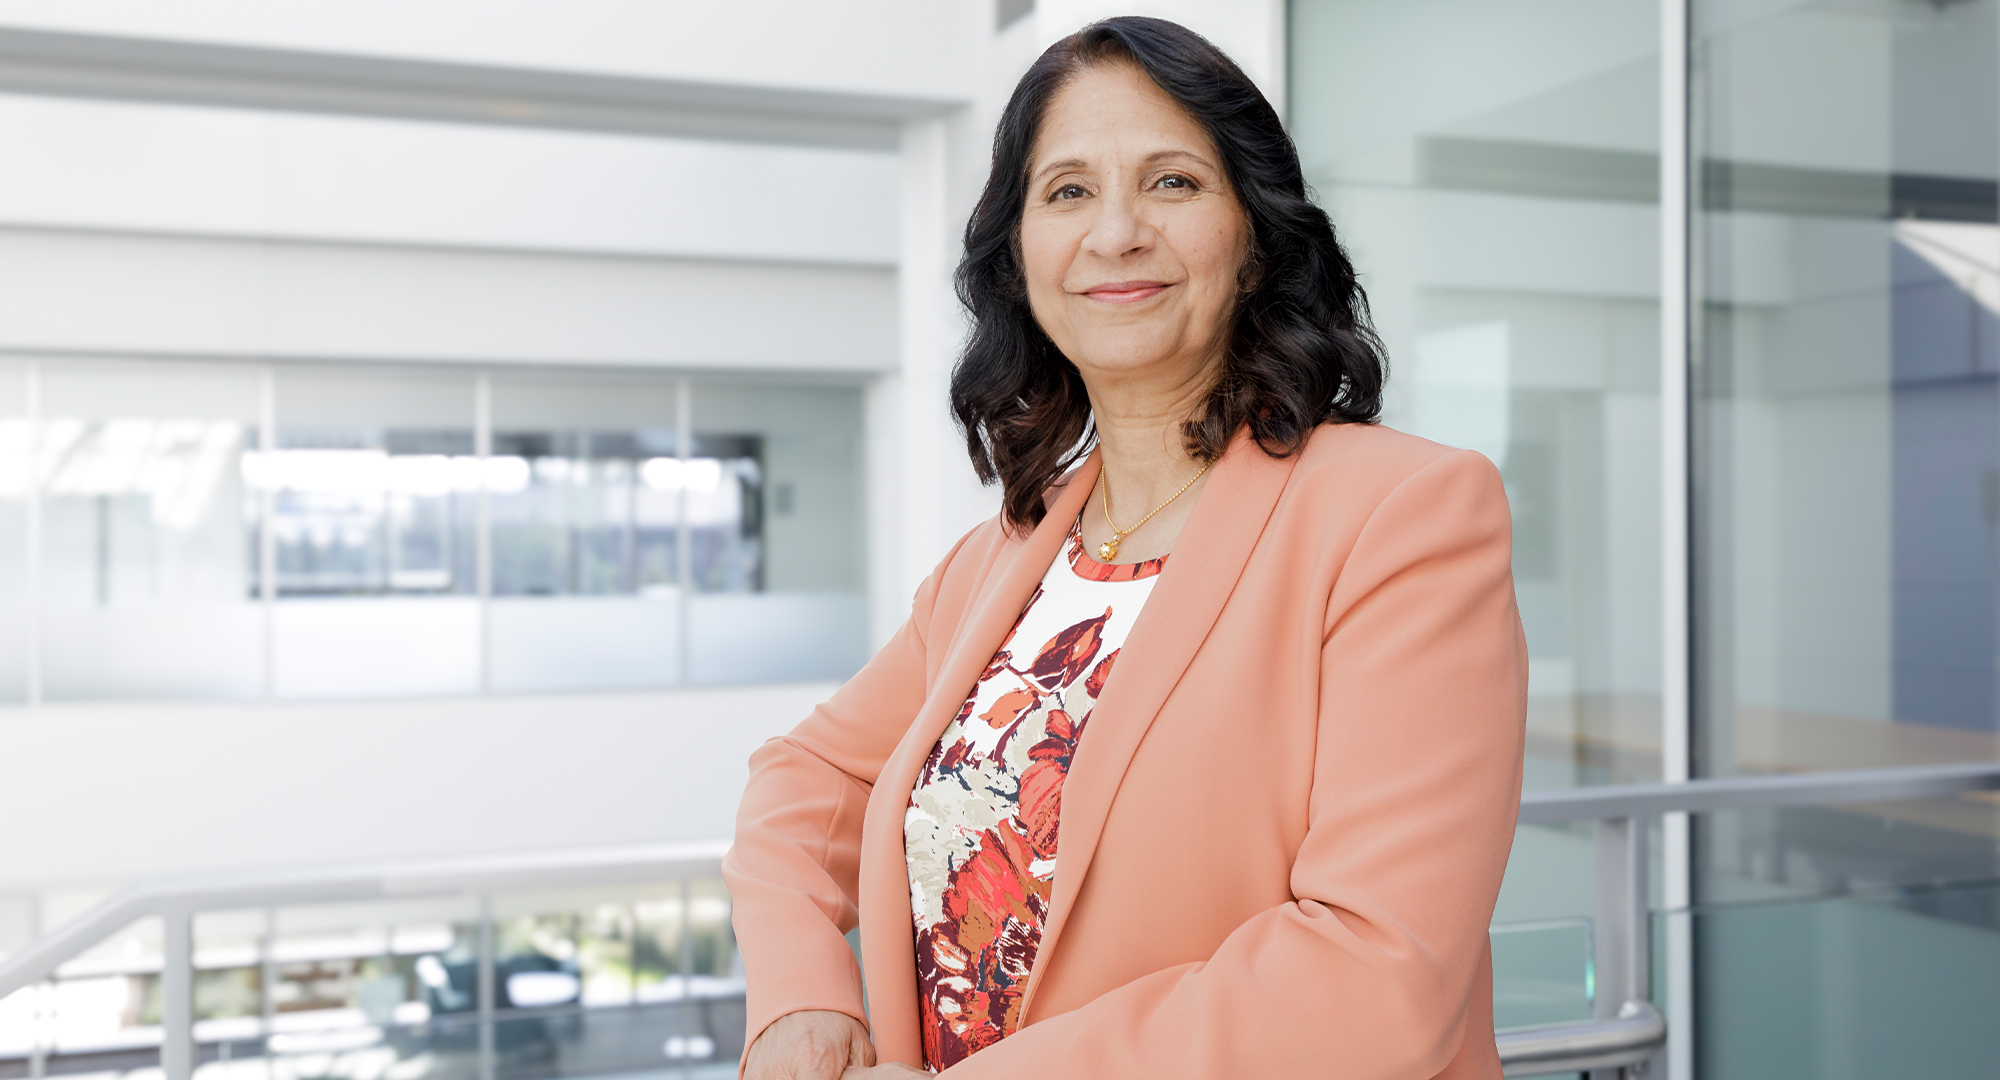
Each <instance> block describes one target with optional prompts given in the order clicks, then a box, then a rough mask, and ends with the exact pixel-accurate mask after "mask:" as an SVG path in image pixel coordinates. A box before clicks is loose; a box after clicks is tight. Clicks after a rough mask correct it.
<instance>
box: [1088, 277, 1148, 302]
mask: <svg viewBox="0 0 2000 1080" xmlns="http://www.w3.org/2000/svg"><path fill="white" fill-rule="evenodd" d="M1166 288H1167V283H1166V282H1164V281H1111V282H1106V283H1105V284H1103V285H1096V286H1093V287H1091V288H1088V289H1085V290H1084V291H1083V295H1085V296H1088V297H1090V298H1091V299H1092V300H1100V301H1103V302H1104V303H1107V304H1136V303H1138V302H1139V301H1141V300H1145V299H1147V298H1149V297H1153V296H1158V295H1159V294H1160V293H1162V292H1165V291H1166Z"/></svg>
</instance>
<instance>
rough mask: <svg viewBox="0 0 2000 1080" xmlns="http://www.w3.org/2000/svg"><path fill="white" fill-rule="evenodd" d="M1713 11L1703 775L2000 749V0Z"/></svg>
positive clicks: (1704, 35)
mask: <svg viewBox="0 0 2000 1080" xmlns="http://www.w3.org/2000/svg"><path fill="white" fill-rule="evenodd" d="M1696 8H1697V13H1698V15H1699V19H1698V31H1699V34H1698V38H1697V41H1696V48H1697V61H1698V63H1697V68H1696V72H1697V81H1696V86H1697V91H1698V96H1697V99H1696V100H1697V106H1698V108H1697V128H1696V130H1697V134H1698V143H1697V147H1696V149H1697V152H1698V154H1699V169H1698V174H1699V185H1698V187H1699V191H1698V195H1699V198H1700V213H1699V214H1698V219H1697V229H1696V233H1695V237H1696V240H1697V256H1698V260H1697V276H1696V281H1697V285H1698V287H1699V296H1700V300H1701V306H1700V319H1699V321H1698V354H1697V364H1696V370H1697V389H1698V393H1699V398H1698V402H1699V409H1698V415H1697V421H1698V427H1697V431H1698V435H1699V439H1698V443H1697V450H1698V464H1699V470H1698V482H1697V486H1696V492H1697V498H1698V501H1697V515H1696V519H1697V525H1698V541H1699V548H1698V551H1697V559H1696V566H1697V573H1698V580H1699V587H1700V588H1699V593H1698V600H1697V605H1696V610H1697V612H1698V615H1699V617H1700V623H1699V627H1698V634H1697V640H1698V642H1699V643H1700V646H1701V648H1700V656H1699V662H1700V669H1699V679H1698V684H1699V687H1700V691H1701V696H1700V715H1699V719H1700V725H1699V728H1698V733H1697V739H1696V758H1697V760H1696V765H1697V768H1698V771H1699V772H1701V773H1702V774H1705V775H1716V776H1720V775H1728V774H1731V773H1736V772H1767V771H1774V770H1796V769H1830V768H1850V767H1862V766H1873V765H1895V764H1918V763H1924V762H1936V761H1953V760H1978V759H1987V758H1992V757H1994V756H1995V755H1996V752H2000V742H1996V740H1995V715H1996V713H1995V686H1996V667H1995V662H1994V658H1995V655H1996V653H1995V641H1996V637H1995V625H1996V612H2000V606H1996V603H1995V599H1994V598H1995V588H1996V587H1997V586H2000V577H1996V574H1995V570H1994V566H1995V560H1996V557H2000V556H1996V554H1995V552H1996V551H1997V550H2000V548H1996V546H1995V545H1996V525H1995V522H1996V521H2000V484H1996V477H2000V468H1996V466H2000V397H1996V392H1995V384H1996V377H2000V321H1996V318H1995V314H1994V312H1995V310H1996V308H2000V276H1996V275H2000V224H1996V198H1995V190H1996V179H1997V178H2000V65H1996V62H1995V58H1996V52H2000V25H1996V18H1995V12H1996V8H2000V5H1996V3H1995V2H1994V0H1973V2H1965V3H1955V4H1913V3H1874V4H1855V3H1831V2H1828V3H1779V4H1774V3H1765V2H1756V3H1752V2H1749V0H1704V2H1702V3H1699V4H1697V5H1696Z"/></svg>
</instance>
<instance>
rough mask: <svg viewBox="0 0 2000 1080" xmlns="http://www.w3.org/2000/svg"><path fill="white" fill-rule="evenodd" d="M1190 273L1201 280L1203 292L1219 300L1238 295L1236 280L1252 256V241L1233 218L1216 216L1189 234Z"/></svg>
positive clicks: (1204, 221)
mask: <svg viewBox="0 0 2000 1080" xmlns="http://www.w3.org/2000/svg"><path fill="white" fill-rule="evenodd" d="M1188 239H1189V244H1188V245H1187V257H1188V263H1189V269H1190V270H1193V271H1194V272H1196V273H1198V274H1199V275H1200V276H1201V279H1202V284H1203V289H1202V291H1203V292H1205V293H1208V294H1210V295H1212V296H1216V297H1233V296H1235V295H1236V283H1237V276H1238V274H1239V273H1240V272H1241V271H1242V268H1243V259H1244V257H1245V256H1246V255H1247V254H1248V253H1249V250H1250V245H1249V237H1248V235H1247V230H1246V228H1245V226H1244V224H1243V222H1242V219H1240V218H1238V217H1237V216H1236V215H1234V214H1229V215H1221V214H1217V215H1213V216H1210V217H1208V218H1206V219H1205V220H1203V221H1201V222H1200V223H1199V224H1198V225H1197V227H1196V228H1194V229H1191V230H1189V236H1188Z"/></svg>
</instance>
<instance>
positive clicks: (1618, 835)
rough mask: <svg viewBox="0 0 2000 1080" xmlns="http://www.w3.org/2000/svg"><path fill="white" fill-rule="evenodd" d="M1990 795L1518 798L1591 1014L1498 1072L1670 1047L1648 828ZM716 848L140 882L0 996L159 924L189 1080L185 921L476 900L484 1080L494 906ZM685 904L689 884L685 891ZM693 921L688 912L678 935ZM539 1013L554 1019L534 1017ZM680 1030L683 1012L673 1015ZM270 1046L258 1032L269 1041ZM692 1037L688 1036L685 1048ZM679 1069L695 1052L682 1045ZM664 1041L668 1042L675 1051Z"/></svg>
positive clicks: (1524, 1044) (1525, 1044)
mask: <svg viewBox="0 0 2000 1080" xmlns="http://www.w3.org/2000/svg"><path fill="white" fill-rule="evenodd" d="M1995 789H2000V762H1985V763H1976V764H1964V765H1938V766H1924V767H1916V768H1896V769H1869V770H1858V771H1851V772H1833V773H1815V774H1807V775H1783V776H1759V777H1741V778H1731V779H1723V780H1698V781H1693V782H1689V783H1682V784H1647V785H1630V786H1618V787H1599V788H1585V789H1579V790H1566V791H1548V792H1532V793H1529V794H1528V795H1526V796H1524V797H1523V799H1522V801H1521V823H1522V824H1524V825H1533V824H1550V823H1560V822H1567V821H1584V820H1589V821H1594V822H1595V823H1596V826H1595V836H1596V840H1595V879H1596V880H1595V884H1596V907H1595V912H1594V919H1593V930H1592V933H1593V935H1594V954H1595V958H1596V959H1595V963H1596V968H1595V992H1594V994H1593V1003H1594V1004H1593V1009H1594V1012H1595V1014H1596V1015H1595V1016H1594V1017H1593V1018H1592V1019H1590V1020H1588V1021H1585V1022H1580V1023H1573V1024H1561V1025H1554V1026H1546V1027H1538V1028H1531V1029H1516V1030H1506V1031H1502V1032H1501V1033H1500V1034H1499V1036H1498V1044H1499V1051H1500V1057H1501V1061H1502V1063H1503V1064H1504V1066H1505V1068H1506V1072H1507V1074H1508V1075H1509V1076H1532V1075H1542V1074H1549V1073H1574V1072H1579V1071H1585V1070H1618V1071H1619V1074H1620V1075H1623V1076H1638V1075H1641V1074H1642V1073H1644V1072H1645V1071H1646V1070H1647V1069H1648V1068H1649V1066H1650V1065H1651V1064H1652V1063H1653V1061H1654V1058H1655V1057H1656V1055H1658V1054H1659V1052H1660V1050H1661V1048H1662V1047H1663V1046H1664V1045H1665V1042H1666V1037H1667V1020H1666V1018H1665V1017H1664V1015H1663V1014H1662V1012H1661V1010H1660V1009H1659V1008H1658V1007H1657V1006H1656V1005H1655V1004H1654V1003H1653V1002H1652V1000H1651V975H1650V971H1649V967H1650V961H1651V955H1652V937H1651V935H1652V930H1651V926H1652V918H1651V912H1649V910H1648V902H1647V896H1648V892H1647V868H1648V866H1649V863H1650V859H1649V854H1648V851H1647V832H1648V826H1649V823H1650V819H1651V818H1652V817H1655V816H1658V815H1661V814H1669V813H1706V812H1712V811H1721V810H1740V809H1749V808H1758V807H1798V806H1822V805H1830V804H1841V803H1857V802H1891V801H1898V800H1910V799H1930V798H1941V797H1949V796H1953V795H1958V794H1962V793H1965V792H1971V791H1981V790H1995ZM724 850H725V848H724V845H722V844H716V843H709V844H668V845H651V846H635V847H622V848H606V849H596V850H588V851H574V852H565V853H557V854H545V855H531V856H501V857H489V858H469V859H454V860H445V861H436V862H426V863H397V864H385V865H379V866H366V867H353V868H340V869H316V870H307V871H295V872H282V873H265V874H250V875H236V876H224V877H206V878H199V879H190V880H186V881H179V882H164V883H159V884H153V885H143V886H140V887H137V888H134V889H131V890H128V891H126V892H124V893H120V894H118V895H117V896H114V897H113V898H111V899H110V900H107V901H106V902H104V903H103V904H101V905H99V906H98V907H97V908H95V909H93V910H91V911H90V912H88V913H86V914H84V915H83V916H81V917H79V918H77V919H75V920H73V921H72V922H70V923H68V924H66V925H64V926H62V927H59V928H58V929H56V930H55V931H53V932H51V933H49V934H47V935H46V936H44V937H42V938H40V939H39V940H37V941H35V942H33V943H32V944H30V945H29V946H27V947H26V948H24V949H23V950H21V951H20V952H19V953H17V954H16V955H14V956H12V957H9V958H8V959H7V960H6V962H5V963H0V999H4V998H6V997H7V996H8V995H10V994H12V993H14V992H16V991H18V990H21V989H23V988H25V987H29V986H33V985H35V984H37V983H39V982H41V981H42V980H45V979H48V978H51V977H52V976H54V975H55V974H56V973H57V970H58V969H59V968H61V967H62V966H63V965H65V964H67V963H69V962H71V961H72V960H74V959H75V958H77V957H78V956H80V955H82V954H83V953H85V952H86V951H87V950H90V949H91V948H93V947H94V946H96V945H98V944H99V943H100V942H101V941H103V940H104V939H106V938H107V937H108V936H110V935H112V934H115V933H117V932H118V931H120V930H122V929H123V928H125V927H126V926H128V925H129V924H131V923H132V922H133V921H134V920H136V919H141V918H146V917H158V918H159V919H160V920H161V922H162V924H163V930H164V933H163V939H162V944H163V949H162V957H161V967H160V1029H161V1036H160V1066H161V1068H162V1071H163V1072H164V1074H165V1078H166V1080H191V1078H192V1076H193V1072H194V1066H195V1062H196V1054H197V1049H198V1048H197V1045H196V1024H195V948H194V947H195V941H194V929H195V916H196V915H197V914H198V913H202V912H212V911H224V910H231V909H250V908H265V909H272V908H280V907H286V906H292V905H306V904H313V905H319V904H329V903H343V902H367V901H398V900H411V899H418V898H425V897H440V896H467V895H471V896H477V897H480V898H481V911H482V915H481V918H480V920H479V924H478V925H479V932H478V940H477V952H476V962H477V967H476V986H475V989H474V993H473V995H472V999H473V1003H474V1016H470V1017H466V1018H464V1019H465V1020H467V1021H468V1022H471V1023H476V1028H475V1030H476V1033H477V1034H476V1039H475V1040H473V1055H474V1061H475V1062H476V1071H477V1075H478V1076H479V1077H480V1078H481V1080H493V1078H494V1077H495V1076H496V1045H495V1034H494V1033H495V1029H496V1026H499V1027H504V1026H505V1025H506V1024H507V1023H508V1022H509V1021H508V1019H507V1017H506V1016H503V1015H499V1010H498V1009H497V1008H496V1005H497V1002H498V1001H499V1000H500V997H501V995H500V994H499V993H498V992H497V990H496V979H497V978H498V972H497V967H496V959H495V950H494V942H493V923H494V920H493V919H492V917H491V906H490V897H492V896H493V895H494V894H496V893H507V892H519V891H526V890H537V891H540V890H550V889H571V888H577V889H586V888H602V887H609V886H621V885H636V884H655V885H657V884H660V883H663V882H682V883H686V882H689V881H693V880H696V879H701V878H713V877H715V876H716V875H717V873H718V872H719V867H720V862H721V858H722V855H723V853H724ZM683 895H684V896H685V895H686V893H685V887H684V888H683ZM691 910H692V909H691V908H688V907H683V909H682V911H683V916H682V920H681V924H680V925H681V926H682V928H683V929H682V933H683V935H685V934H686V933H687V932H688V931H687V929H686V928H687V927H688V926H689V925H690V918H691V916H690V915H689V914H688V912H690V911H691ZM682 945H683V947H682V948H681V949H680V950H679V955H680V958H681V961H680V962H681V973H680V982H679V984H678V986H679V990H678V994H679V1000H680V1001H682V1002H688V1001H691V1000H692V998H693V996H695V992H696V991H695V989H694V988H695V981H694V977H693V975H692V972H691V970H690V969H689V968H688V967H687V963H688V959H687V958H688V957H689V956H690V955H691V952H690V950H689V949H688V948H686V941H685V940H683V943H682ZM535 1015H536V1016H537V1017H545V1016H548V1015H553V1014H552V1013H546V1012H537V1013H535ZM680 1015H681V1017H682V1023H683V1024H685V1023H686V1019H685V1018H686V1016H687V1015H688V1012H687V1010H686V1008H682V1009H681V1012H680ZM266 1034H268V1033H266ZM687 1038H689V1039H692V1038H693V1036H688V1037H687ZM688 1045H692V1044H691V1043H687V1042H684V1044H683V1053H682V1055H680V1056H681V1057H682V1059H683V1060H684V1061H685V1060H686V1059H687V1058H688V1057H689V1056H690V1055H688V1054H687V1053H686V1050H685V1047H686V1046H688ZM672 1047H673V1041H672V1040H671V1039H669V1040H668V1043H667V1048H668V1053H669V1054H670V1055H671V1053H672Z"/></svg>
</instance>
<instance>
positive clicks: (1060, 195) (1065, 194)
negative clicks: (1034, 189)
mask: <svg viewBox="0 0 2000 1080" xmlns="http://www.w3.org/2000/svg"><path fill="white" fill-rule="evenodd" d="M1088 194H1090V193H1089V192H1087V191H1085V190H1083V185H1082V184H1064V185H1063V186H1061V187H1059V188H1057V189H1056V190H1055V192H1054V194H1051V195H1050V196H1049V198H1050V199H1051V200H1054V201H1064V200H1070V199H1081V198H1083V197H1084V196H1085V195H1088Z"/></svg>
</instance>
